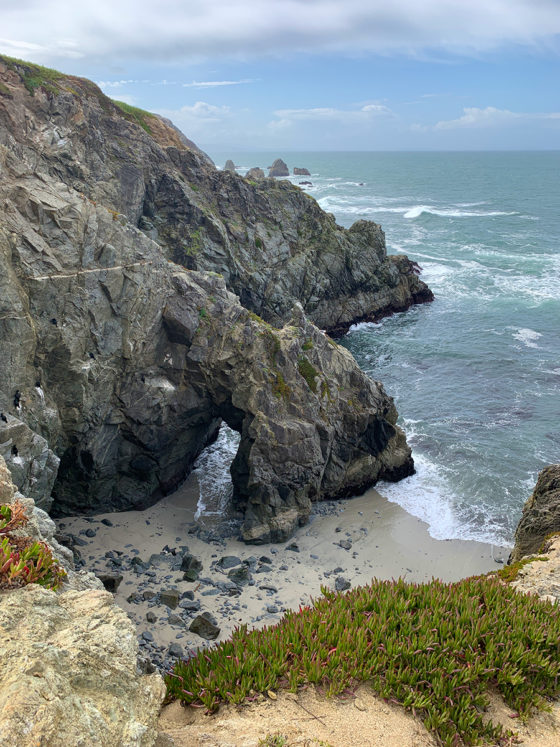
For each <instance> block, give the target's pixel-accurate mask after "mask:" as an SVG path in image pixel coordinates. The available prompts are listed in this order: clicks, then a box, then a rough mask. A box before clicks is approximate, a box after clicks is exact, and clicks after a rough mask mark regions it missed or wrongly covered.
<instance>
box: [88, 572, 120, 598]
mask: <svg viewBox="0 0 560 747" xmlns="http://www.w3.org/2000/svg"><path fill="white" fill-rule="evenodd" d="M95 575H96V576H97V578H98V579H99V580H100V581H101V583H102V584H103V586H104V587H105V588H106V589H107V591H110V592H111V593H112V594H115V592H116V591H117V589H118V588H119V585H120V583H121V581H122V580H123V576H122V575H121V574H120V573H96V574H95Z"/></svg>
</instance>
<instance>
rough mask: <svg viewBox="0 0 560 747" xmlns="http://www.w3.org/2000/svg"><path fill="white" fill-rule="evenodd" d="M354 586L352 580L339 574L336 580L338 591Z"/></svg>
mask: <svg viewBox="0 0 560 747" xmlns="http://www.w3.org/2000/svg"><path fill="white" fill-rule="evenodd" d="M351 586H352V584H351V583H350V581H347V580H346V579H345V578H344V576H338V577H337V578H336V580H335V582H334V588H335V590H336V591H346V589H349V588H350V587H351Z"/></svg>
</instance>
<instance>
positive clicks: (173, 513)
mask: <svg viewBox="0 0 560 747" xmlns="http://www.w3.org/2000/svg"><path fill="white" fill-rule="evenodd" d="M198 497H199V491H198V484H197V481H196V478H195V477H194V476H192V475H191V478H189V480H188V481H187V482H186V483H185V484H184V485H183V486H182V487H181V488H180V489H179V490H178V491H176V492H175V493H173V494H172V495H170V496H168V497H167V498H165V499H163V500H161V501H160V502H159V503H157V504H156V505H154V506H152V507H151V508H149V509H146V510H145V511H128V512H123V513H111V514H99V515H97V516H95V517H83V516H82V517H66V518H63V519H61V520H59V522H58V525H59V529H60V532H61V533H62V534H65V535H72V536H73V539H74V541H75V542H76V543H77V544H76V547H77V549H78V550H79V552H80V554H81V557H82V559H83V560H84V561H85V567H86V568H87V569H88V570H92V571H94V572H96V573H107V572H111V573H118V574H120V575H122V576H123V580H122V582H121V583H120V585H119V587H118V589H117V591H116V594H115V598H116V601H117V603H118V604H119V605H120V606H122V607H123V608H124V609H125V610H126V611H127V613H128V614H129V616H130V617H131V619H132V620H133V621H134V622H135V624H136V626H137V630H138V636H139V640H140V643H141V646H142V648H143V650H144V653H145V654H146V655H147V656H148V657H149V658H150V659H151V660H152V661H153V662H154V663H155V664H156V665H157V666H159V667H162V668H166V667H168V666H169V665H170V664H171V663H172V661H173V658H174V657H175V656H178V655H186V654H187V653H188V651H189V650H190V649H192V648H197V647H200V646H204V645H211V644H212V643H213V641H207V640H205V639H204V638H201V637H200V636H199V635H197V634H196V633H193V632H191V631H190V630H189V626H190V624H191V622H192V620H193V619H194V618H195V617H196V616H198V615H201V614H204V613H209V615H210V617H211V618H212V619H213V620H214V621H215V623H216V624H217V625H218V627H219V628H220V633H219V636H218V638H217V639H216V640H223V639H224V638H226V637H227V636H228V635H229V634H230V633H231V631H232V630H233V629H234V628H235V627H236V626H239V625H242V624H245V623H246V624H247V625H248V626H249V628H251V627H254V626H262V625H270V624H274V623H275V622H277V621H278V620H279V619H280V618H281V617H282V614H283V612H284V611H285V610H286V609H290V608H292V609H297V608H298V607H299V606H300V605H306V604H309V603H310V602H311V600H312V599H313V598H314V597H317V596H318V595H320V593H321V585H326V586H328V587H330V588H339V589H341V590H343V589H344V588H348V586H349V585H352V586H355V585H358V584H367V583H368V581H370V580H371V579H372V578H373V577H377V578H379V579H391V578H398V577H399V576H402V577H404V578H405V579H407V580H409V581H415V582H421V581H428V580H430V579H431V578H432V577H438V578H441V579H443V580H445V581H455V580H458V579H460V578H464V577H466V576H470V575H474V574H478V573H485V572H487V571H492V570H496V569H497V568H499V567H500V565H499V563H500V562H504V561H505V560H506V559H507V553H508V549H507V548H499V547H496V546H492V545H486V544H483V543H480V542H471V541H462V540H448V541H441V540H435V539H433V538H432V537H431V536H430V535H429V533H428V530H427V525H426V524H425V523H424V522H422V521H421V520H420V519H417V518H415V517H413V516H411V515H410V514H408V513H407V512H406V511H404V510H403V509H402V508H400V506H398V505H397V504H395V503H390V502H389V501H387V500H386V499H385V498H383V496H381V495H380V494H379V493H378V492H377V491H376V490H373V489H372V490H369V491H368V492H367V493H365V494H364V495H362V496H360V497H357V498H352V499H349V500H344V501H337V502H328V503H325V504H318V505H317V506H316V512H315V513H314V514H313V515H312V517H311V521H310V522H309V524H307V525H306V526H304V527H301V528H300V529H299V530H298V531H297V532H296V534H295V535H294V537H293V538H291V539H290V540H289V541H288V542H285V543H282V544H276V545H260V546H255V545H246V544H244V543H243V542H241V541H239V540H238V539H236V538H235V537H229V538H225V539H224V538H218V532H219V523H220V519H221V518H222V517H212V516H202V517H200V518H199V519H198V520H197V521H195V513H196V509H197V501H198ZM108 524H110V525H108ZM186 554H187V555H190V556H194V558H195V559H197V560H198V561H200V563H201V564H202V568H201V569H200V570H199V571H198V578H197V579H196V580H195V581H187V580H184V578H183V575H184V573H183V571H182V570H181V563H182V559H183V558H184V556H185V555H186ZM222 558H227V560H225V561H223V562H222V561H221V559H222ZM196 565H198V564H196ZM240 569H241V576H244V575H245V576H246V578H242V579H241V580H240V579H239V577H238V573H237V574H234V575H236V578H235V579H234V580H232V578H230V576H228V574H231V573H234V572H239V571H240ZM233 581H235V583H234V582H233ZM173 590H175V592H176V593H175V594H173ZM162 592H171V598H169V596H167V597H166V596H165V595H164V598H163V599H161V598H160V594H161V593H162ZM173 596H175V599H173ZM165 600H167V603H166V601H165ZM172 644H175V646H174V647H173V648H172V649H171V651H169V647H170V646H171V645H172Z"/></svg>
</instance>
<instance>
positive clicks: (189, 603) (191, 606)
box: [179, 599, 200, 612]
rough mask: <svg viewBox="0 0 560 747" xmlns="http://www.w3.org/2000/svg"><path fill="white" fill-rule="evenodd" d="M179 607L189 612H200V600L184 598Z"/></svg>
mask: <svg viewBox="0 0 560 747" xmlns="http://www.w3.org/2000/svg"><path fill="white" fill-rule="evenodd" d="M179 607H181V609H184V610H186V611H187V612H198V610H199V609H200V601H199V600H198V599H194V600H192V599H182V600H181V601H180V602H179Z"/></svg>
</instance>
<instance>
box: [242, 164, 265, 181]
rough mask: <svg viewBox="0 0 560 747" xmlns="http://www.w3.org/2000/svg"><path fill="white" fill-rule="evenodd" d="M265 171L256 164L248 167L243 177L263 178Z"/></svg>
mask: <svg viewBox="0 0 560 747" xmlns="http://www.w3.org/2000/svg"><path fill="white" fill-rule="evenodd" d="M264 178H265V173H264V171H263V170H262V169H261V168H259V167H258V166H253V168H252V169H249V171H248V172H247V173H246V174H245V179H249V180H251V179H264Z"/></svg>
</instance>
